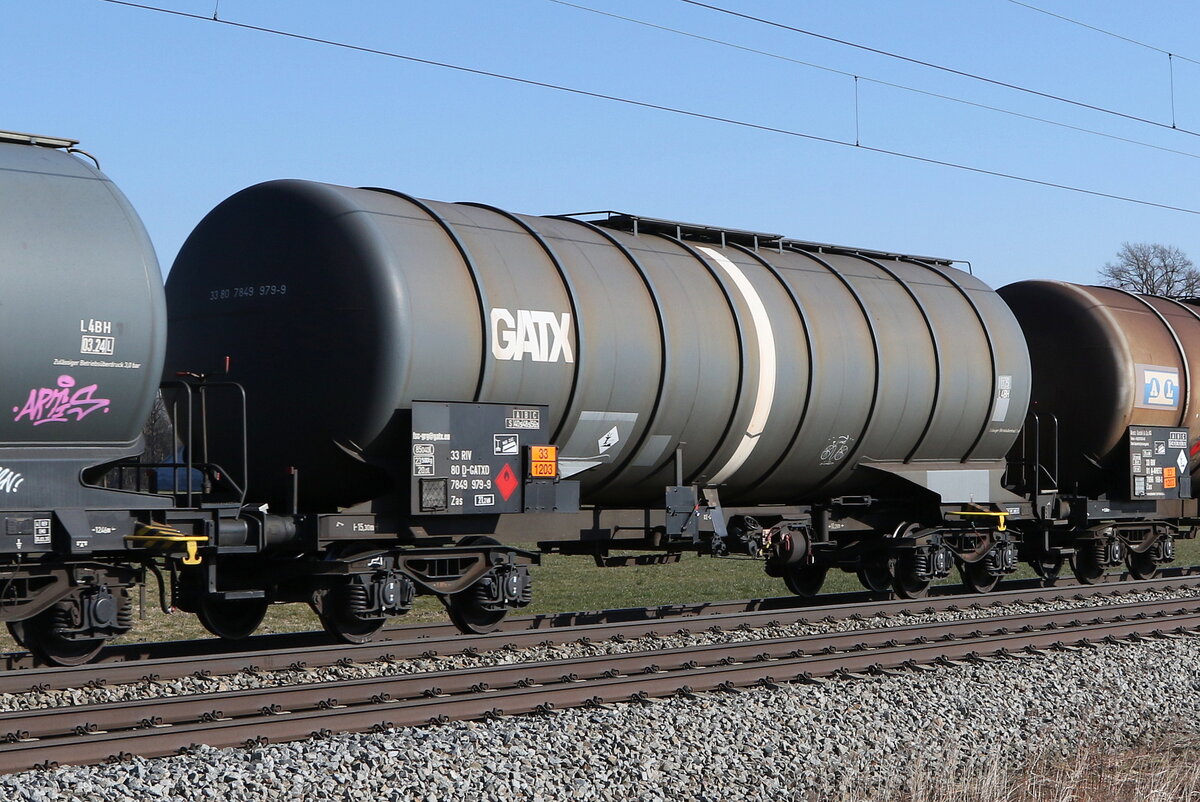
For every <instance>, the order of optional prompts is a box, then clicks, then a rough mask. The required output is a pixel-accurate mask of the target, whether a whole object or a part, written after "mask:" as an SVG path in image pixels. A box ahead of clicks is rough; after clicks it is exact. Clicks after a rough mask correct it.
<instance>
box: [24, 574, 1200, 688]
mask: <svg viewBox="0 0 1200 802" xmlns="http://www.w3.org/2000/svg"><path fill="white" fill-rule="evenodd" d="M1186 570H1189V571H1190V570H1192V569H1186ZM1180 589H1195V590H1196V591H1197V592H1200V576H1183V575H1181V576H1179V577H1178V578H1168V579H1152V580H1140V581H1129V582H1121V583H1114V584H1099V585H1075V584H1072V585H1065V586H1062V587H1057V586H1056V587H1051V588H1046V587H1040V586H1037V587H1033V588H1028V589H1014V590H1005V591H998V592H993V593H989V594H987V595H982V596H980V595H967V596H964V595H961V594H947V595H942V596H938V597H934V598H926V599H916V600H910V599H884V600H878V599H872V600H865V601H856V602H852V603H845V602H842V603H834V604H822V605H812V606H790V607H788V606H782V605H781V606H778V607H777V606H776V603H779V602H782V601H787V600H789V599H790V600H791V601H793V602H795V601H796V599H795V597H784V598H782V599H756V600H745V601H737V602H719V603H713V604H706V605H680V606H675V607H673V608H653V609H652V610H614V611H608V612H607V613H579V614H574V615H575V616H577V617H580V618H584V617H601V618H611V619H613V620H609V621H607V622H605V623H592V624H581V625H575V626H553V627H547V628H540V627H537V628H533V627H527V628H523V629H521V628H516V626H515V625H516V622H513V628H511V629H502V630H500V631H498V632H493V633H490V634H487V635H475V636H469V637H468V636H465V635H462V634H459V633H458V632H457V630H454V629H453V628H452V627H449V626H442V625H416V626H411V627H399V628H396V629H392V630H387V631H386V632H385V634H384V637H382V638H381V639H379V640H375V641H372V642H370V643H363V644H331V643H329V642H328V640H327V639H325V638H324V637H323V636H322V635H321V634H320V633H302V634H301V635H299V636H283V635H271V636H262V637H260V638H253V639H249V640H248V641H247V642H245V644H244V645H243V646H242V647H241V648H239V649H237V650H236V651H230V650H229V646H230V645H231V644H229V643H228V642H224V641H216V640H206V641H184V642H176V643H164V644H136V645H134V646H131V647H128V649H127V650H126V651H125V652H124V654H123V657H124V659H120V660H111V661H110V662H104V663H98V664H88V665H82V666H72V667H45V668H21V669H14V670H8V671H2V672H0V693H24V692H28V691H46V690H57V689H64V688H82V687H90V686H99V685H117V684H123V683H136V682H145V681H151V682H154V681H160V680H169V679H175V678H179V677H186V676H191V675H204V676H209V675H213V676H215V675H226V674H234V673H237V672H240V671H277V670H286V669H293V670H299V669H309V668H319V667H324V666H333V665H339V664H341V665H345V664H350V663H367V662H375V661H390V660H404V659H415V658H422V657H433V656H438V655H442V656H445V655H453V654H464V653H466V654H474V653H484V652H489V651H496V650H498V649H504V648H523V647H526V648H527V647H532V646H540V645H547V644H561V643H570V642H578V641H602V640H608V639H612V638H626V639H629V638H639V637H647V636H652V635H658V636H663V635H672V634H688V633H698V632H703V631H706V630H712V629H714V628H715V629H721V630H732V629H737V628H739V627H749V628H757V627H764V626H774V625H788V624H804V623H811V622H814V621H819V620H822V619H829V618H872V617H877V616H882V617H890V616H896V615H906V614H916V613H938V612H944V611H953V610H955V609H960V608H962V607H972V608H976V609H980V610H986V609H988V608H995V609H1000V608H1003V607H1006V606H1009V605H1013V604H1020V603H1027V602H1050V601H1056V600H1061V601H1067V600H1086V599H1089V598H1101V597H1113V596H1120V595H1127V594H1131V593H1144V592H1163V591H1175V590H1180ZM851 595H854V596H856V597H858V596H859V595H860V594H851ZM685 611H686V612H685ZM638 615H640V616H641V617H637V616H638ZM541 621H542V619H541V618H540V617H529V618H528V620H527V623H529V624H537V623H539V622H541ZM276 644H278V645H276ZM256 647H258V648H256ZM263 647H265V648H263ZM115 648H118V649H120V648H123V647H115ZM218 649H221V650H220V651H218ZM164 652H165V653H166V654H168V655H169V656H154V655H155V654H162V653H164Z"/></svg>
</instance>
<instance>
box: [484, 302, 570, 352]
mask: <svg viewBox="0 0 1200 802" xmlns="http://www.w3.org/2000/svg"><path fill="white" fill-rule="evenodd" d="M570 330H571V315H570V314H569V313H567V312H563V313H562V314H558V313H555V312H541V311H537V310H530V309H518V310H517V311H516V314H513V313H512V312H511V311H509V310H508V309H493V310H492V356H494V357H496V359H506V360H521V359H524V358H525V357H526V356H528V357H529V359H530V360H531V361H533V362H568V363H570V362H574V361H575V356H574V354H572V352H571V341H570V337H569V332H570Z"/></svg>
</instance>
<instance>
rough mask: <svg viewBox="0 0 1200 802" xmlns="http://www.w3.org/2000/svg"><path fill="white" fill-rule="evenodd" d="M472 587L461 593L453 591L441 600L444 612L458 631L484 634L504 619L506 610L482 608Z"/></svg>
mask: <svg viewBox="0 0 1200 802" xmlns="http://www.w3.org/2000/svg"><path fill="white" fill-rule="evenodd" d="M473 590H474V589H473V588H467V589H466V590H464V591H463V592H461V593H455V594H454V595H453V596H448V597H446V598H445V599H443V600H442V603H443V604H445V605H446V612H448V613H449V614H450V620H451V621H453V622H454V626H456V627H458V629H459V631H460V632H465V633H467V634H469V635H470V634H474V635H486V634H487V633H489V632H494V631H495V630H496V628H497V627H498V626H500V622H501V621H503V620H504V616H506V615H508V610H488V609H486V608H484V607H483V606H482V605H481V604H480V603H479V600H478V599H477V598H476V594H475V593H474V592H473Z"/></svg>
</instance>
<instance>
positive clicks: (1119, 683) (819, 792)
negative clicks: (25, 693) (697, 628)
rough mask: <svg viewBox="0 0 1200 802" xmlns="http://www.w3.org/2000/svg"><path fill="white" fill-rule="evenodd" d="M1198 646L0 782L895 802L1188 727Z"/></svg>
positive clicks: (151, 790)
mask: <svg viewBox="0 0 1200 802" xmlns="http://www.w3.org/2000/svg"><path fill="white" fill-rule="evenodd" d="M1197 665H1200V639H1198V638H1177V639H1156V640H1151V641H1144V642H1140V643H1133V644H1114V645H1108V644H1105V645H1100V646H1098V647H1095V648H1089V649H1080V650H1072V651H1065V652H1054V653H1050V654H1047V655H1044V656H1038V657H1033V658H1030V659H1009V660H1001V661H998V662H991V663H981V664H969V665H960V666H954V667H943V668H937V669H935V670H931V671H913V672H906V673H904V674H900V675H897V676H890V677H871V678H867V679H856V680H836V681H830V682H824V683H819V684H805V685H784V686H781V687H780V688H778V689H765V688H757V689H753V690H746V691H742V692H739V693H712V694H701V695H698V696H696V697H694V698H686V699H685V698H673V699H669V700H661V701H654V702H650V703H647V704H622V705H615V706H612V707H611V708H606V709H595V710H568V711H562V712H559V713H555V714H552V715H538V716H528V717H515V718H505V719H500V720H496V721H490V722H479V723H475V722H471V723H452V724H447V725H441V726H433V727H426V728H419V729H401V730H395V731H392V732H388V733H382V734H356V735H338V736H334V737H332V738H329V739H323V740H313V741H302V742H296V743H290V744H278V745H269V746H263V747H257V748H253V749H232V750H218V749H212V748H207V747H202V748H200V749H199V750H198V751H197V752H196V753H194V754H191V755H187V756H182V757H177V758H167V759H157V760H145V759H135V760H134V761H133V762H131V763H127V764H116V765H107V766H96V767H81V768H72V767H67V768H62V769H58V770H56V771H53V772H30V773H25V774H20V775H11V776H7V777H2V778H0V788H2V789H3V792H4V794H5V795H6V796H7V797H8V798H9V799H10V800H50V799H55V800H58V799H62V800H71V799H79V800H88V799H105V800H114V799H140V800H146V799H172V800H174V799H180V800H183V799H223V800H225V799H227V800H233V801H234V802H237V801H238V800H251V799H253V800H260V799H262V800H265V799H297V798H302V797H310V798H322V799H339V800H350V799H395V800H408V799H423V800H429V801H430V802H433V800H459V799H461V800H512V799H531V800H533V799H544V800H552V799H613V800H625V799H636V800H669V799H671V800H673V799H700V800H714V801H715V800H777V799H797V800H807V799H870V798H877V799H894V798H896V796H897V793H898V792H899V791H901V790H903V789H905V788H909V787H912V786H913V785H916V786H920V785H924V784H926V783H927V781H928V779H929V778H930V777H934V776H939V777H942V778H945V777H946V776H948V775H953V774H954V773H956V772H960V773H962V772H966V773H972V772H974V773H978V772H980V771H982V770H985V769H988V768H995V767H997V766H1005V767H1009V768H1012V769H1015V768H1017V767H1019V766H1020V765H1021V763H1022V762H1024V761H1027V760H1030V759H1033V758H1040V757H1046V756H1048V755H1049V756H1054V755H1056V754H1057V755H1062V756H1070V755H1073V754H1075V752H1076V750H1077V749H1078V748H1079V747H1080V746H1081V745H1083V744H1101V745H1110V746H1120V745H1125V744H1129V743H1132V742H1135V741H1137V740H1139V739H1144V738H1146V737H1149V736H1151V735H1154V734H1157V733H1161V732H1163V731H1165V730H1167V729H1184V730H1195V729H1197V727H1198V726H1200V715H1198V712H1200V711H1198V705H1197V701H1196V699H1197V691H1198V690H1200V676H1198V675H1197V672H1196V668H1195V667H1196V666H1197Z"/></svg>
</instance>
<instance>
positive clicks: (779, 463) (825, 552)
mask: <svg viewBox="0 0 1200 802" xmlns="http://www.w3.org/2000/svg"><path fill="white" fill-rule="evenodd" d="M0 139H2V141H0V203H2V204H3V209H2V210H0V211H3V212H4V216H3V219H0V255H2V256H3V258H4V260H5V264H6V271H5V274H4V276H3V277H0V280H3V281H4V282H5V285H6V290H7V292H6V294H5V296H4V297H5V301H6V306H5V311H4V315H2V316H0V330H3V332H4V333H5V334H6V338H7V339H6V341H8V342H10V343H17V344H18V345H17V346H16V347H13V348H10V349H7V350H5V351H3V352H0V360H5V367H6V371H5V379H4V383H3V385H0V386H2V387H3V391H4V392H5V393H6V394H7V397H8V400H7V401H6V402H5V403H7V404H9V406H10V407H11V409H12V414H11V416H10V418H8V419H5V420H0V435H2V437H3V441H2V442H0V518H3V521H4V523H3V527H4V534H0V574H3V575H4V577H5V584H4V585H3V591H2V592H3V596H2V597H0V598H2V604H0V616H2V617H3V619H4V620H5V621H6V622H8V623H9V627H10V629H11V630H12V631H13V633H14V635H16V636H17V638H18V639H19V640H21V642H22V643H24V644H26V645H27V646H29V647H30V648H32V649H34V650H35V651H37V652H39V653H40V654H41V655H42V656H43V657H44V658H46V659H49V660H52V661H56V662H81V661H84V660H87V659H89V658H90V657H91V656H92V655H93V654H94V653H95V652H96V650H97V649H99V648H100V646H101V645H102V644H103V643H104V641H105V639H106V638H107V637H109V636H111V635H114V634H117V633H119V632H121V631H123V630H124V629H127V628H128V626H129V624H130V623H131V620H130V616H129V589H130V588H131V587H133V586H134V585H136V584H137V583H138V582H141V581H143V580H144V579H145V576H146V573H147V572H155V573H159V574H160V575H161V574H169V576H170V582H169V583H168V584H169V586H170V587H171V589H172V602H173V603H174V604H175V605H176V606H178V607H180V608H182V609H184V610H187V611H190V612H194V613H196V614H197V615H198V616H199V617H200V619H201V620H202V622H203V623H204V624H205V626H206V627H207V628H208V629H209V630H210V631H212V632H213V633H215V634H217V635H219V636H222V637H229V638H237V637H243V636H245V635H247V634H249V633H250V632H252V631H254V629H255V628H256V627H257V626H258V624H259V623H260V622H261V619H262V617H263V614H264V612H265V610H266V609H267V606H268V605H269V604H271V603H274V602H301V603H308V604H310V605H311V606H312V607H313V608H314V609H315V610H316V611H317V613H318V615H319V616H320V618H321V620H322V622H323V623H324V625H325V627H326V629H327V630H329V631H330V632H331V633H333V634H334V635H336V636H337V637H340V638H342V639H345V640H350V641H361V640H365V639H369V638H370V637H372V635H373V634H374V633H375V632H376V631H377V630H378V629H379V627H380V626H382V624H383V623H384V621H385V619H386V618H387V617H388V616H391V615H396V614H399V613H402V612H404V611H405V610H407V609H408V608H409V606H410V605H411V603H412V599H413V597H414V596H415V595H416V594H433V595H436V596H437V597H439V598H440V599H442V601H443V602H444V603H445V604H446V606H447V608H448V610H449V611H450V614H451V616H452V618H453V619H454V620H455V621H456V623H458V625H459V626H460V627H461V628H462V629H464V630H468V631H472V630H473V631H481V630H486V629H489V628H491V627H494V626H495V625H496V624H497V623H498V621H499V620H500V619H501V618H502V617H503V616H504V615H505V614H506V613H507V611H509V610H511V609H514V608H519V607H521V606H523V605H525V604H527V603H528V602H529V600H530V598H531V593H532V586H531V583H530V578H529V572H528V563H529V562H530V561H532V560H535V559H537V555H536V553H535V552H531V551H526V550H524V548H523V546H522V544H528V543H531V542H535V541H536V542H537V543H538V544H539V548H540V550H541V551H563V552H573V553H587V554H594V555H597V556H600V555H603V554H607V552H608V550H609V549H612V548H640V549H651V550H661V551H666V552H672V551H683V550H702V551H706V552H710V553H712V554H716V555H723V554H727V553H730V552H738V553H743V554H749V555H753V556H757V557H761V558H762V559H763V563H764V566H765V568H766V570H767V572H768V573H770V574H772V575H774V576H779V577H782V578H783V579H784V581H785V582H786V584H787V586H788V587H789V588H790V589H791V590H792V591H793V592H795V593H797V594H801V595H811V594H813V593H816V592H817V591H818V590H819V588H820V586H821V583H822V581H823V579H824V577H825V575H826V573H827V572H828V571H829V570H830V569H832V568H840V569H843V570H846V571H851V572H856V573H857V574H858V576H859V578H860V580H861V581H862V582H863V584H864V585H865V586H866V587H868V588H872V589H876V590H883V589H887V588H889V587H890V588H893V589H894V590H895V591H896V592H898V593H899V594H901V595H905V596H920V595H922V594H924V592H925V591H926V589H927V588H928V586H929V584H930V583H931V582H932V581H933V580H934V579H936V578H938V577H944V576H947V575H948V574H949V573H950V572H951V571H952V570H953V569H954V568H955V567H956V566H957V567H958V569H959V570H960V572H961V574H962V577H963V580H964V582H965V583H966V584H967V585H968V586H969V587H971V588H973V589H975V590H977V591H986V590H990V589H991V588H993V587H994V586H995V585H996V583H997V582H998V581H999V579H1000V578H1001V577H1002V576H1003V575H1005V574H1007V573H1009V572H1011V571H1013V570H1015V568H1016V567H1017V564H1018V562H1019V561H1020V560H1026V561H1029V562H1031V563H1032V564H1033V565H1034V566H1035V567H1036V568H1037V569H1038V570H1039V571H1041V572H1042V573H1043V574H1046V575H1050V574H1054V573H1057V572H1058V571H1059V570H1061V568H1062V567H1063V565H1064V563H1065V562H1066V561H1067V560H1068V559H1069V560H1070V562H1071V565H1072V568H1073V569H1074V571H1075V573H1076V574H1077V575H1078V576H1080V578H1082V579H1084V580H1085V581H1095V580H1096V579H1097V578H1098V577H1099V576H1101V575H1102V574H1103V573H1104V572H1105V571H1106V570H1107V569H1108V568H1110V567H1112V566H1115V565H1118V564H1120V563H1122V562H1124V563H1125V564H1126V565H1128V566H1129V568H1130V569H1131V570H1132V571H1133V572H1134V573H1135V574H1137V575H1139V576H1145V575H1149V574H1152V573H1153V572H1154V571H1155V570H1156V569H1157V566H1158V565H1159V564H1161V563H1164V562H1168V561H1170V560H1171V559H1172V558H1173V554H1174V548H1173V543H1174V539H1175V538H1177V537H1189V536H1192V535H1193V534H1194V530H1193V528H1192V527H1193V525H1194V524H1195V523H1196V502H1195V501H1194V500H1193V499H1192V498H1191V495H1192V494H1191V474H1192V472H1193V471H1194V469H1195V468H1196V460H1194V459H1193V453H1194V451H1195V450H1196V449H1195V448H1194V444H1195V443H1196V442H1197V437H1198V436H1200V402H1193V401H1192V395H1193V394H1195V393H1196V392H1197V391H1196V390H1194V388H1193V384H1192V382H1193V379H1192V377H1193V376H1194V375H1197V374H1196V371H1197V370H1200V316H1197V314H1196V313H1195V312H1193V311H1192V309H1191V307H1189V306H1187V305H1185V304H1181V303H1178V302H1175V301H1170V300H1167V299H1156V298H1145V297H1139V296H1132V295H1130V294H1128V293H1120V292H1118V291H1114V290H1107V289H1100V288H1080V287H1075V286H1073V285H1065V284H1061V283H1057V282H1025V283H1020V284H1017V285H1013V286H1011V287H1008V288H1005V289H1004V290H1001V291H1000V292H999V293H997V292H995V291H993V290H992V289H991V288H989V287H988V286H987V285H986V284H984V283H983V282H981V281H980V280H978V279H977V278H975V277H974V276H972V275H971V274H970V273H969V272H964V271H962V270H959V269H957V268H956V267H955V265H954V263H953V262H951V261H949V260H945V259H933V258H924V257H915V256H904V255H900V254H892V253H885V252H879V251H872V250H865V249H855V248H843V247H835V246H828V245H821V244H814V243H809V242H803V241H798V240H792V239H788V238H786V237H782V236H778V235H773V234H767V233H758V232H749V231H738V230H730V229H721V228H714V227H707V226H696V225H689V224H683V223H677V222H673V221H664V220H657V219H652V218H644V217H637V216H633V215H628V214H616V213H594V214H589V215H571V216H561V217H536V216H528V215H519V214H512V213H508V212H505V211H502V210H499V209H496V208H493V207H489V206H483V205H479V204H450V203H441V202H435V201H424V200H420V199H417V198H413V197H409V196H406V195H403V194H401V193H398V192H394V191H391V190H384V189H369V188H368V189H356V188H350V187H340V186H333V185H328V184H318V183H314V182H308V181H295V180H289V181H274V182H269V183H266V184H261V185H258V186H256V187H251V188H249V189H247V190H244V191H242V192H240V193H238V194H236V195H234V196H233V197H231V198H230V199H228V200H227V201H225V202H224V203H222V204H221V205H219V206H218V207H217V208H216V209H214V210H213V211H212V212H211V213H210V214H209V215H208V216H207V217H206V218H205V219H204V220H203V221H202V222H201V223H200V224H199V226H197V228H196V230H195V232H193V234H192V236H191V237H190V238H189V239H188V241H187V243H186V244H185V245H184V247H183V249H182V250H181V252H180V255H179V257H178V259H177V260H176V263H175V265H174V266H173V268H172V270H171V273H170V277H169V280H168V281H167V284H166V289H165V305H164V294H163V288H162V286H161V282H160V281H159V278H158V276H159V273H158V269H157V266H156V263H155V261H154V255H153V250H152V249H151V248H150V245H149V243H148V241H147V240H146V237H145V234H144V232H143V230H142V228H141V224H140V223H139V222H138V220H137V217H136V215H135V214H134V213H133V211H132V210H131V209H130V208H129V206H128V204H127V203H126V202H125V201H124V200H123V199H122V198H121V196H120V194H119V193H118V192H117V191H116V190H115V188H113V187H112V185H111V184H110V183H109V182H108V181H107V179H105V178H104V176H103V175H102V174H101V173H100V172H99V171H98V170H97V169H95V168H94V167H93V166H92V165H91V164H89V163H88V162H87V161H85V160H83V159H81V158H79V157H78V156H76V155H72V152H71V151H72V149H73V145H74V143H73V142H70V141H67V140H50V139H47V138H39V137H28V136H23V135H4V136H3V137H2V138H0ZM9 265H12V266H13V268H12V269H11V270H9V269H7V266H9ZM13 298H15V299H18V301H19V303H17V304H12V303H10V302H9V299H13ZM164 306H165V313H164ZM164 315H165V320H166V321H168V325H169V329H170V336H169V337H167V336H166V335H167V332H166V330H165V327H164ZM31 333H32V334H31ZM164 348H165V351H164ZM160 378H161V380H162V384H161V390H160V389H159V379H160ZM158 392H161V393H162V397H163V399H164V401H165V404H166V406H167V408H168V409H169V410H170V411H171V413H172V418H173V420H174V428H175V432H174V435H173V439H174V441H175V443H174V444H172V446H171V449H169V450H175V444H177V445H178V451H177V452H176V453H181V454H183V455H185V456H184V457H183V458H182V461H180V460H179V459H178V458H175V459H171V460H168V463H169V464H167V465H165V466H163V465H156V464H154V463H153V462H151V461H150V460H149V458H148V457H147V456H145V453H144V452H145V448H144V443H143V439H142V436H141V434H140V427H141V425H142V422H143V421H144V420H145V418H146V416H147V414H148V413H149V411H150V409H151V405H152V404H153V403H154V399H155V395H156V393H158Z"/></svg>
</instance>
